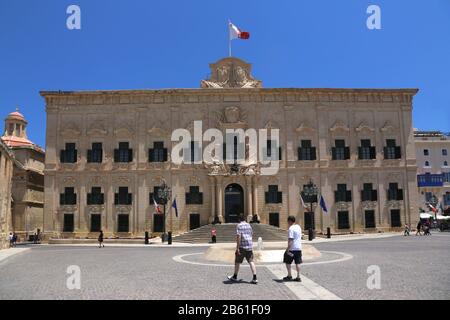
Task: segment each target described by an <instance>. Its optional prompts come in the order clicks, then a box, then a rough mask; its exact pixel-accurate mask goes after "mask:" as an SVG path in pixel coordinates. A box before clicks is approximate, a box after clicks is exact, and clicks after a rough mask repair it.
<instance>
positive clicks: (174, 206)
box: [172, 198, 178, 218]
mask: <svg viewBox="0 0 450 320" xmlns="http://www.w3.org/2000/svg"><path fill="white" fill-rule="evenodd" d="M172 208H174V209H175V216H176V217H177V218H178V208H177V198H174V199H173V202H172Z"/></svg>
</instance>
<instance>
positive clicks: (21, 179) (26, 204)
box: [1, 111, 45, 241]
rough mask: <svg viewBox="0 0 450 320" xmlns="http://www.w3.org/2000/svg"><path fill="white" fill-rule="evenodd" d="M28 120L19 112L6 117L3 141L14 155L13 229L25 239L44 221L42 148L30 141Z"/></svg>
mask: <svg viewBox="0 0 450 320" xmlns="http://www.w3.org/2000/svg"><path fill="white" fill-rule="evenodd" d="M26 129H27V121H26V119H25V118H24V116H23V115H22V114H21V113H20V112H18V111H15V112H12V113H10V114H9V115H8V116H7V117H6V119H5V131H4V135H3V136H2V137H1V140H2V141H3V142H4V143H5V144H6V145H7V146H8V147H9V149H10V150H11V152H12V153H13V154H14V158H15V165H14V169H13V176H12V180H11V183H12V186H11V190H12V207H11V210H12V230H13V231H14V232H15V233H16V234H17V235H18V237H19V240H20V241H23V240H26V239H28V238H29V236H30V235H33V234H34V233H35V232H37V231H38V229H39V230H42V228H43V224H44V202H43V201H44V161H45V159H44V158H45V153H44V150H43V149H42V148H40V147H39V146H37V145H36V144H34V143H33V142H31V141H30V140H28V137H27V131H26Z"/></svg>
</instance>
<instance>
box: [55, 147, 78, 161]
mask: <svg viewBox="0 0 450 320" xmlns="http://www.w3.org/2000/svg"><path fill="white" fill-rule="evenodd" d="M59 158H60V159H59V160H60V162H61V163H76V162H77V149H76V145H75V143H66V148H65V149H64V150H61V152H60V157H59Z"/></svg>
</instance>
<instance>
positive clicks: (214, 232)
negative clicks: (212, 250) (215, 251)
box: [211, 227, 217, 243]
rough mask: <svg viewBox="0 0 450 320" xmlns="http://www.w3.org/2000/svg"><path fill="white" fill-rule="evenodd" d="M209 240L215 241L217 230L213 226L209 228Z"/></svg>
mask: <svg viewBox="0 0 450 320" xmlns="http://www.w3.org/2000/svg"><path fill="white" fill-rule="evenodd" d="M211 242H212V243H216V242H217V230H216V228H215V227H213V228H212V229H211Z"/></svg>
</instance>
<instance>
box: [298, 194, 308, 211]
mask: <svg viewBox="0 0 450 320" xmlns="http://www.w3.org/2000/svg"><path fill="white" fill-rule="evenodd" d="M300 200H301V201H302V207H303V208H305V209H308V206H307V205H306V204H305V201H304V200H303V196H302V194H301V193H300Z"/></svg>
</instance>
